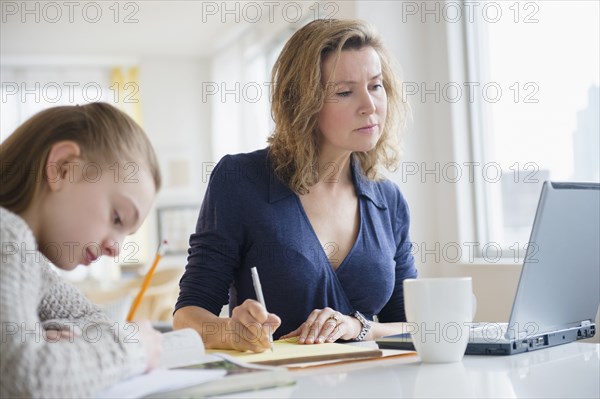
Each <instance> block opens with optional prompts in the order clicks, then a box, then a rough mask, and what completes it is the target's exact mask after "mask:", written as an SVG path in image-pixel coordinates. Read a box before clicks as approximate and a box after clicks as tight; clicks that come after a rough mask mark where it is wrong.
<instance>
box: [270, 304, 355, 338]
mask: <svg viewBox="0 0 600 399" xmlns="http://www.w3.org/2000/svg"><path fill="white" fill-rule="evenodd" d="M361 328H362V325H361V324H360V321H358V320H357V319H355V318H354V317H352V316H346V315H343V314H341V313H340V312H337V311H335V310H333V309H331V308H325V309H315V310H313V311H312V312H311V313H310V315H309V316H308V319H306V321H305V322H304V323H302V324H301V325H300V327H298V328H297V329H295V330H294V331H292V332H291V333H289V334H286V335H284V336H282V337H281V338H280V339H286V338H292V337H300V338H299V339H298V343H299V344H322V343H324V342H334V341H337V340H338V339H345V340H350V339H353V338H356V337H357V336H358V334H359V333H360V330H361Z"/></svg>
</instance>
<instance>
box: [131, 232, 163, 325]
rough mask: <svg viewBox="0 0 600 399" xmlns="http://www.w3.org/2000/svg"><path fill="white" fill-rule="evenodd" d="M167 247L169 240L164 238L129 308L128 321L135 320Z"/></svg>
mask: <svg viewBox="0 0 600 399" xmlns="http://www.w3.org/2000/svg"><path fill="white" fill-rule="evenodd" d="M166 247H167V240H163V242H161V243H160V245H159V246H158V250H157V251H156V257H155V258H154V263H153V264H152V267H151V268H150V270H148V273H146V277H144V283H143V284H142V288H140V292H138V294H137V296H136V297H135V301H133V305H131V309H129V313H128V314H127V321H128V322H131V321H133V316H134V315H135V312H136V311H137V308H138V307H139V306H140V302H142V297H143V296H144V293H145V292H146V290H147V289H148V286H149V285H150V281H151V280H152V276H154V271H155V270H156V266H157V265H158V262H159V261H160V258H162V256H163V255H164V254H165V249H166Z"/></svg>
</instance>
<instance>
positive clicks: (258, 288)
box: [250, 267, 273, 352]
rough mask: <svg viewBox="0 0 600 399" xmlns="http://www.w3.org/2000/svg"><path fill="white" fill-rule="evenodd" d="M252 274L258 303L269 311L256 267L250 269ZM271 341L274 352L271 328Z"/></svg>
mask: <svg viewBox="0 0 600 399" xmlns="http://www.w3.org/2000/svg"><path fill="white" fill-rule="evenodd" d="M250 273H252V284H254V292H256V299H258V302H260V304H261V305H262V306H263V308H265V310H267V305H266V304H265V297H264V296H263V292H262V286H261V285H260V279H259V278H258V270H256V267H251V268H250ZM269 341H270V342H271V352H273V335H272V334H271V329H270V328H269Z"/></svg>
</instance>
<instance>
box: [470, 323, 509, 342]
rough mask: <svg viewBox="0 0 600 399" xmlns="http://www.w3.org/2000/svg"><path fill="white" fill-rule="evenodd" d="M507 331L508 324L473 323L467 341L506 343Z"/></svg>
mask: <svg viewBox="0 0 600 399" xmlns="http://www.w3.org/2000/svg"><path fill="white" fill-rule="evenodd" d="M507 330H508V323H473V324H472V325H471V336H470V337H469V340H476V341H480V340H485V341H487V342H492V341H495V342H497V341H508V340H507V339H506V331H507Z"/></svg>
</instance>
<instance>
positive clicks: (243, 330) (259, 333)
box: [226, 299, 281, 352]
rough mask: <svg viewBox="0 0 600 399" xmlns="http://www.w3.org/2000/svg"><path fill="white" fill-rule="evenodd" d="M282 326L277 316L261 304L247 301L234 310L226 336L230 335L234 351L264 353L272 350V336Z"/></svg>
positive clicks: (250, 300) (228, 323)
mask: <svg viewBox="0 0 600 399" xmlns="http://www.w3.org/2000/svg"><path fill="white" fill-rule="evenodd" d="M280 325H281V319H280V318H279V317H277V315H274V314H273V313H268V312H267V310H266V309H265V308H264V307H263V306H262V305H261V304H260V303H259V302H257V301H254V300H252V299H247V300H246V301H244V303H242V304H241V305H240V306H237V307H235V308H234V309H233V312H232V313H231V318H230V319H229V321H228V322H227V330H226V334H229V335H230V336H229V340H230V342H231V347H232V349H235V350H238V351H247V350H251V351H253V352H264V351H265V350H267V349H269V348H271V345H272V344H273V343H272V334H273V332H274V331H275V330H277V328H278V327H279V326H280Z"/></svg>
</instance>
